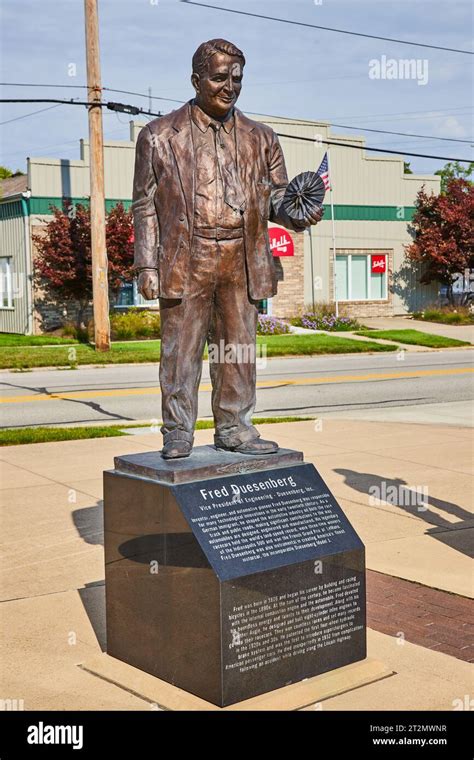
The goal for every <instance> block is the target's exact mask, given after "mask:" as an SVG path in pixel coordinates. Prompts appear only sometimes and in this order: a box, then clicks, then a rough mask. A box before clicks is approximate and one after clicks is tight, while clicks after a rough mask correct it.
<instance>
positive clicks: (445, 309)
mask: <svg viewBox="0 0 474 760" xmlns="http://www.w3.org/2000/svg"><path fill="white" fill-rule="evenodd" d="M412 317H413V319H421V320H424V321H426V322H440V323H441V324H444V325H469V324H472V323H473V322H474V315H473V314H472V313H471V312H470V311H469V307H468V306H429V307H428V308H426V309H425V310H424V311H415V312H413V314H412Z"/></svg>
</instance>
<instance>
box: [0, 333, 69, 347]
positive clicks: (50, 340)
mask: <svg viewBox="0 0 474 760" xmlns="http://www.w3.org/2000/svg"><path fill="white" fill-rule="evenodd" d="M65 343H72V344H75V343H79V341H78V340H76V339H75V338H58V337H57V336H55V335H16V334H15V333H0V348H1V347H2V346H61V345H64V344H65Z"/></svg>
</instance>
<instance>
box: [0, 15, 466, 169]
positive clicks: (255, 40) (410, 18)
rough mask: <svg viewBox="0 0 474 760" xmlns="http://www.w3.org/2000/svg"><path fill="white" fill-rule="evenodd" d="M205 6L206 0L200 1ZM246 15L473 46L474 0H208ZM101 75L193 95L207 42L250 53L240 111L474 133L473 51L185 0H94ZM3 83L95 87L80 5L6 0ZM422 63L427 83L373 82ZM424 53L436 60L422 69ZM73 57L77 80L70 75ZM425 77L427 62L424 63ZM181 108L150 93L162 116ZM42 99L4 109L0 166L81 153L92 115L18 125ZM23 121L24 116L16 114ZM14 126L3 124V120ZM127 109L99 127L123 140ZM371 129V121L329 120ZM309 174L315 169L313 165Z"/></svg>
mask: <svg viewBox="0 0 474 760" xmlns="http://www.w3.org/2000/svg"><path fill="white" fill-rule="evenodd" d="M203 1H204V2H206V0H203ZM209 2H210V3H213V4H215V5H221V6H224V7H226V8H235V9H239V10H246V11H249V12H252V13H261V14H266V15H270V16H278V17H280V18H287V19H292V20H298V21H302V22H306V23H310V24H318V25H323V26H329V27H338V28H342V29H348V30H353V31H358V32H363V33H367V34H375V35H381V36H385V37H391V38H401V39H406V40H412V41H417V42H425V43H429V44H434V45H440V46H446V47H451V48H460V49H469V48H470V45H471V37H472V15H471V14H472V11H471V3H470V2H469V0H449V2H446V1H445V0H443V1H442V2H440V1H439V0H426V1H425V0H398V1H397V2H393V1H392V0H357V2H356V0H322V2H321V3H319V0H316V2H315V0H271V1H270V0H230V2H229V1H227V0H209ZM99 14H100V42H101V62H102V83H103V85H104V86H105V87H110V88H117V89H121V90H131V91H135V92H140V93H145V94H146V93H147V92H148V88H149V87H151V88H152V95H154V96H162V97H164V98H176V99H178V100H187V99H188V98H190V97H191V96H192V94H193V90H192V88H191V84H190V81H189V78H190V68H191V57H192V54H193V52H194V50H195V49H196V47H197V46H198V45H199V44H200V43H201V42H202V41H204V40H206V39H210V38H212V37H224V38H226V39H229V40H231V41H232V42H234V43H235V44H237V45H238V46H239V47H240V48H241V49H242V50H243V51H244V53H245V55H246V58H247V65H246V67H245V72H244V84H243V89H242V94H241V97H240V100H239V104H238V105H239V107H240V108H241V109H242V110H244V111H246V112H259V113H266V114H275V115H283V116H288V117H291V118H295V119H298V118H300V119H301V118H303V119H315V120H318V119H322V120H328V121H333V122H336V123H340V124H347V125H354V126H357V127H361V128H362V127H371V128H374V129H387V130H395V131H400V132H411V133H416V134H422V135H432V136H434V137H437V138H440V137H449V138H453V137H455V138H459V139H470V138H471V137H472V133H473V132H472V110H473V109H472V97H471V87H472V68H470V67H471V62H472V56H468V55H462V54H458V53H450V52H444V51H439V50H431V49H429V48H420V47H412V46H407V45H400V44H395V43H390V42H384V41H380V40H369V39H365V38H358V37H352V36H347V35H341V34H334V33H330V32H325V31H320V30H316V29H309V28H303V27H298V26H292V25H287V24H281V23H277V22H273V21H267V20H263V19H256V18H249V17H245V16H237V15H234V14H230V13H225V12H221V11H218V10H213V9H206V8H202V7H198V6H191V5H187V4H183V3H180V2H179V1H178V0H158V1H157V0H99ZM1 15H2V38H1V43H2V59H1V71H2V76H1V81H2V82H29V83H40V84H59V85H83V84H85V83H86V68H85V53H84V20H83V0H41V1H40V0H21V2H19V1H18V0H2V10H1ZM383 56H385V57H386V58H387V59H395V60H396V61H398V60H399V59H407V58H410V59H411V58H413V59H419V65H420V67H421V66H424V67H426V66H427V69H426V68H425V71H426V72H427V74H428V76H427V79H428V81H427V82H426V84H418V82H417V81H416V79H390V80H389V79H386V78H385V79H382V78H380V79H371V78H370V77H369V62H370V61H373V60H377V61H381V60H382V57H383ZM424 61H427V64H425V63H424ZM71 64H74V66H75V76H70V75H69V72H70V71H71ZM420 71H421V69H420ZM85 92H86V91H85V90H80V89H77V90H74V89H58V88H54V89H53V88H46V87H34V88H33V87H18V86H14V87H3V88H2V97H3V98H7V97H12V98H18V97H20V98H30V97H31V98H42V97H53V98H54V97H56V98H64V97H67V98H71V97H78V98H80V99H84V98H85ZM105 96H106V97H107V99H110V100H119V101H121V102H126V103H131V104H134V105H139V106H141V107H143V108H145V109H148V98H147V97H143V98H141V97H138V96H135V95H133V96H132V95H119V94H116V93H107V92H106V93H105ZM178 105H179V104H173V103H169V102H167V101H165V100H154V101H153V110H154V111H157V110H161V111H162V112H165V113H166V112H168V111H169V110H172V109H173V108H176V107H178ZM45 108H48V106H47V104H2V111H1V117H0V122H2V124H1V126H0V163H1V164H3V165H7V166H9V167H10V168H13V169H17V168H19V169H22V170H25V167H26V156H51V157H57V158H78V157H79V145H78V141H79V139H80V138H81V137H87V113H86V110H85V109H84V108H82V107H79V106H59V107H55V108H51V109H50V110H45V111H43V112H41V113H37V114H34V115H32V116H28V117H27V118H21V119H17V117H19V116H23V115H24V114H30V113H31V112H34V111H39V110H40V109H45ZM11 119H16V120H15V121H10V120H11ZM4 122H8V123H4ZM128 122H129V117H128V116H126V115H125V114H115V113H112V112H107V111H106V110H105V109H104V133H105V137H106V138H107V137H108V138H110V139H116V140H120V139H128V134H129V128H128ZM333 131H334V133H338V132H339V133H342V134H354V135H356V134H364V132H363V129H359V130H350V131H349V130H346V129H342V128H336V127H334V128H333ZM365 135H366V137H367V144H368V145H372V146H376V147H379V146H384V147H385V148H390V149H395V150H406V151H410V150H411V151H414V152H419V153H428V154H434V155H440V156H448V157H454V158H467V159H468V158H470V156H471V153H472V150H471V146H470V145H469V144H466V143H465V144H463V143H452V142H443V141H436V140H428V139H425V138H420V139H417V138H413V137H400V136H391V135H379V134H370V133H365ZM407 160H409V161H411V166H412V169H414V170H415V171H417V172H420V173H431V172H433V171H435V170H436V169H438V168H440V167H441V166H442V165H443V164H444V163H445V162H444V161H443V160H439V161H437V160H427V159H421V158H410V157H409V156H407ZM308 168H313V167H308Z"/></svg>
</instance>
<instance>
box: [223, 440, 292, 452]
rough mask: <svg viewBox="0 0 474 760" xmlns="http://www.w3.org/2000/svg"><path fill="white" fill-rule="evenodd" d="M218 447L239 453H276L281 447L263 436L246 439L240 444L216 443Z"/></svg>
mask: <svg viewBox="0 0 474 760" xmlns="http://www.w3.org/2000/svg"><path fill="white" fill-rule="evenodd" d="M215 447H216V449H224V450H225V451H235V452H237V453H238V454H276V452H277V451H278V449H279V446H278V443H275V441H265V440H264V439H263V438H254V439H253V440H252V441H244V442H243V443H240V444H239V445H238V446H223V445H222V444H220V443H216V444H215Z"/></svg>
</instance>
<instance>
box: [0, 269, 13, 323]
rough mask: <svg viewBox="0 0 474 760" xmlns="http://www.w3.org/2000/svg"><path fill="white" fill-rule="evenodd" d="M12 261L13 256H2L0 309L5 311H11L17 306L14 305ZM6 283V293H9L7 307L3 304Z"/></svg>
mask: <svg viewBox="0 0 474 760" xmlns="http://www.w3.org/2000/svg"><path fill="white" fill-rule="evenodd" d="M12 260H13V256H0V309H1V310H3V311H11V310H12V309H14V308H15V305H14V303H13V276H12ZM3 262H5V264H6V270H5V277H4V273H3ZM4 279H5V282H6V286H7V287H6V293H7V301H8V304H7V306H5V305H4V303H3V298H4V295H5V294H4V290H3V282H4Z"/></svg>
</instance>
